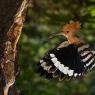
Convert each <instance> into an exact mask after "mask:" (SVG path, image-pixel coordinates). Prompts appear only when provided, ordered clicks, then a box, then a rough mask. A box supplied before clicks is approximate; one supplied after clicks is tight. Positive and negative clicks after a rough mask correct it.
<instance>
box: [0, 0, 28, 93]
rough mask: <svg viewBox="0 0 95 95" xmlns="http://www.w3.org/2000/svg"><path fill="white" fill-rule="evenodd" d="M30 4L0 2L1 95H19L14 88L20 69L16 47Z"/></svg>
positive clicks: (19, 0)
mask: <svg viewBox="0 0 95 95" xmlns="http://www.w3.org/2000/svg"><path fill="white" fill-rule="evenodd" d="M28 2H29V0H0V95H8V93H9V95H18V94H17V92H16V91H15V90H14V89H15V88H14V86H12V85H13V84H14V83H15V77H16V75H17V69H18V68H17V67H18V64H17V48H16V47H17V42H18V39H19V37H20V34H21V30H22V27H23V22H24V18H25V13H26V9H27V5H28ZM9 88H10V90H9Z"/></svg>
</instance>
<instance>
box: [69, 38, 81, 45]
mask: <svg viewBox="0 0 95 95" xmlns="http://www.w3.org/2000/svg"><path fill="white" fill-rule="evenodd" d="M68 41H69V43H70V44H79V43H80V39H79V38H77V37H75V36H70V37H68Z"/></svg>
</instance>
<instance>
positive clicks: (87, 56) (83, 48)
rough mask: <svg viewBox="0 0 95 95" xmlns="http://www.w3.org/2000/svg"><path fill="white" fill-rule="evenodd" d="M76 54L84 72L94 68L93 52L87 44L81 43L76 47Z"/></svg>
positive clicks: (94, 58)
mask: <svg viewBox="0 0 95 95" xmlns="http://www.w3.org/2000/svg"><path fill="white" fill-rule="evenodd" d="M78 52H79V54H80V56H81V61H82V62H83V63H84V64H85V65H84V67H85V69H86V71H89V70H92V69H93V68H94V67H95V51H92V50H91V49H90V47H89V45H88V44H86V43H83V44H81V45H80V46H78Z"/></svg>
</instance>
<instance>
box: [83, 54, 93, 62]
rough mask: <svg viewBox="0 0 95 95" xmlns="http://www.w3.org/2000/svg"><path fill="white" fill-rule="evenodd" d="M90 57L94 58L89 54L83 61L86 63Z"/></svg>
mask: <svg viewBox="0 0 95 95" xmlns="http://www.w3.org/2000/svg"><path fill="white" fill-rule="evenodd" d="M90 57H92V54H89V55H88V56H87V57H86V58H84V59H82V61H83V62H86V61H87V60H88V59H89V58H90Z"/></svg>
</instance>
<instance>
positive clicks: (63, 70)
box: [39, 42, 85, 80]
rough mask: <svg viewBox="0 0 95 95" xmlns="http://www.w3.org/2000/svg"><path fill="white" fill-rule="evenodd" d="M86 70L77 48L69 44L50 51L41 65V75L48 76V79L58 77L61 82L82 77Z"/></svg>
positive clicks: (41, 61)
mask: <svg viewBox="0 0 95 95" xmlns="http://www.w3.org/2000/svg"><path fill="white" fill-rule="evenodd" d="M63 46H64V47H63ZM84 69H85V68H84V63H83V62H82V61H81V59H80V55H79V53H78V51H77V47H76V46H75V45H69V44H68V43H67V42H64V43H62V46H59V47H58V48H55V49H53V50H50V51H49V52H48V53H47V54H46V55H45V56H44V57H43V58H42V59H41V60H40V64H39V70H40V72H41V75H46V77H47V78H53V77H54V78H55V77H57V78H59V80H62V79H64V78H73V77H79V76H82V74H83V72H84Z"/></svg>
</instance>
